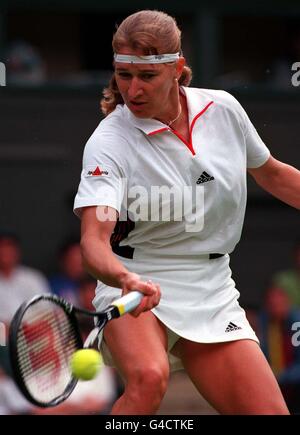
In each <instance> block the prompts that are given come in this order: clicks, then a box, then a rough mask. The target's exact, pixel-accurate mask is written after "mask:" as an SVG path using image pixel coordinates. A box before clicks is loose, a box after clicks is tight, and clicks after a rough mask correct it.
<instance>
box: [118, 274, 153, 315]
mask: <svg viewBox="0 0 300 435" xmlns="http://www.w3.org/2000/svg"><path fill="white" fill-rule="evenodd" d="M121 284H122V296H125V295H126V294H127V293H129V292H131V291H136V290H138V291H139V292H141V293H143V294H144V295H145V296H144V297H143V299H142V301H141V302H140V304H139V305H138V306H137V308H135V309H134V310H133V311H131V312H130V314H131V315H132V316H134V317H138V316H139V315H140V314H141V313H142V312H143V311H149V310H151V309H152V308H154V307H156V305H158V303H159V301H160V297H161V291H160V286H159V284H155V283H154V282H152V281H151V280H148V281H144V280H142V279H141V278H140V276H139V275H137V274H136V273H132V272H128V274H126V275H125V276H124V277H123V278H122V280H121Z"/></svg>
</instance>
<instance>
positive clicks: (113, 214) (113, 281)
mask: <svg viewBox="0 0 300 435" xmlns="http://www.w3.org/2000/svg"><path fill="white" fill-rule="evenodd" d="M104 215H105V216H107V217H108V218H107V220H105V221H104V220H102V219H101V220H100V219H98V217H97V216H104ZM117 219H118V213H117V211H116V210H114V209H113V208H111V207H106V206H101V207H85V208H84V209H83V212H82V218H81V253H82V259H83V264H84V267H85V269H86V270H87V272H89V273H90V274H91V275H92V276H94V277H95V278H96V279H99V280H100V281H102V282H103V283H104V284H106V285H108V286H111V287H118V288H121V289H122V290H123V295H125V294H127V293H128V292H130V291H133V290H139V291H140V292H141V293H144V294H145V297H144V298H143V299H142V302H141V303H140V305H139V306H138V307H137V308H136V309H135V310H134V311H132V313H131V314H132V315H133V316H135V317H137V316H138V315H139V314H140V313H141V312H142V311H147V310H150V309H151V308H153V307H154V306H156V305H157V304H158V303H159V300H160V295H161V292H160V287H159V285H158V284H155V283H153V282H149V281H147V282H145V281H143V280H141V278H140V277H139V276H138V275H137V274H135V273H132V272H129V271H128V270H127V269H126V268H125V267H124V266H123V264H122V263H121V262H120V261H119V260H118V259H117V258H116V256H115V255H114V253H113V251H112V249H111V246H110V237H111V234H112V232H113V230H114V227H115V225H116V222H117Z"/></svg>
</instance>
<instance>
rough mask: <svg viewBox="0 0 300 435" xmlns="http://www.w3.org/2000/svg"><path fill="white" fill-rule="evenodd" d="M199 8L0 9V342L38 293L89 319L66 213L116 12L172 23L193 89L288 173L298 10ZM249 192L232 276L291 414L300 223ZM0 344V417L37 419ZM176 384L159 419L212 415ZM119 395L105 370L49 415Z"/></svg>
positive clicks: (297, 357) (155, 4) (289, 2)
mask: <svg viewBox="0 0 300 435" xmlns="http://www.w3.org/2000/svg"><path fill="white" fill-rule="evenodd" d="M198 3H199V4H198V5H195V3H194V2H193V1H189V0H187V1H185V2H180V1H179V0H178V1H177V0H173V1H172V2H166V1H164V2H163V1H159V0H156V1H151V2H149V1H145V0H139V1H137V0H132V1H131V2H129V3H126V4H125V3H124V2H121V1H120V0H110V2H109V4H107V3H104V2H100V1H98V0H84V1H83V0H77V1H72V2H71V1H69V0H61V1H60V2H53V1H52V2H48V1H47V0H44V1H38V0H28V1H27V2H26V4H25V3H24V2H20V1H17V0H0V62H2V63H3V64H4V65H5V67H6V86H5V87H4V86H0V322H3V323H5V324H6V326H7V328H6V332H8V329H9V322H10V319H11V317H12V315H13V313H14V312H15V311H16V309H17V308H18V306H19V305H20V303H21V302H22V301H23V300H25V299H28V298H29V297H31V296H32V295H34V294H37V293H42V292H53V293H56V294H59V295H61V296H63V297H65V298H66V299H68V300H69V301H71V302H73V303H75V304H76V305H80V306H82V307H85V308H91V303H92V299H93V295H94V289H95V281H94V280H93V279H92V278H91V277H89V276H87V275H86V274H85V272H84V270H83V268H82V263H81V256H80V249H79V233H80V223H79V221H78V219H77V218H76V217H75V216H74V215H73V213H72V204H73V199H74V195H75V192H76V190H77V186H78V183H79V177H80V171H81V158H82V151H83V147H84V145H85V142H86V140H87V139H88V137H89V136H90V135H91V133H92V132H93V130H94V129H95V128H96V126H97V124H98V123H99V121H100V120H101V119H102V115H101V113H100V105H99V102H100V98H101V95H102V89H103V87H104V86H105V85H107V83H108V80H109V78H110V75H111V72H112V51H111V38H112V34H113V32H114V29H115V26H116V25H117V24H118V23H120V22H121V21H122V19H123V18H124V17H125V16H127V15H128V14H130V13H132V12H135V11H137V10H139V9H147V8H148V9H155V8H156V9H161V10H164V11H166V12H167V13H169V14H171V15H173V16H174V17H175V18H176V19H177V21H178V24H179V26H180V28H181V29H182V32H183V53H184V55H185V57H186V59H187V62H188V63H189V65H191V67H192V69H193V73H194V74H193V82H192V86H198V87H209V88H215V89H225V90H227V91H229V92H231V93H232V94H233V95H234V96H235V97H236V98H237V99H238V100H239V101H240V102H241V103H242V105H243V106H244V108H245V109H246V111H247V113H248V114H249V116H250V118H251V120H252V122H253V123H254V125H255V126H256V128H257V130H258V132H259V134H260V136H261V137H262V139H263V140H264V141H265V143H266V144H267V145H268V146H269V148H270V149H271V152H272V154H273V155H274V157H278V158H279V159H280V160H282V161H285V162H286V163H290V164H292V165H294V166H295V167H297V168H300V147H299V140H300V130H299V119H300V86H297V82H295V81H294V82H292V76H293V74H295V71H294V70H293V65H294V64H295V63H297V62H300V4H299V2H297V1H294V0H285V1H283V0H276V1H271V0H269V1H268V0H266V1H265V2H259V1H256V0H253V1H252V2H251V3H250V2H239V1H234V0H229V1H227V2H222V1H221V0H210V1H208V0H202V1H201V2H198ZM0 83H3V81H2V82H1V80H0ZM299 85H300V79H299ZM248 195H249V200H248V207H247V215H246V220H245V227H244V231H243V235H242V239H241V242H240V244H239V246H238V247H237V249H236V251H235V252H234V253H233V254H232V256H231V258H232V260H231V265H232V269H233V277H234V279H235V281H236V283H237V288H238V289H239V291H240V292H241V304H242V306H244V307H245V309H246V312H247V315H248V318H249V320H250V322H251V324H252V325H253V327H254V329H255V330H256V332H257V334H258V336H259V338H260V341H261V346H262V349H263V351H264V353H265V355H266V358H267V359H268V360H269V361H270V364H271V366H272V368H273V370H274V373H275V374H276V376H277V378H278V380H279V382H280V385H281V388H282V390H283V392H284V395H285V397H286V400H287V401H288V404H289V406H290V409H291V410H292V411H293V412H295V413H300V346H299V347H298V346H297V344H298V341H297V330H298V329H299V330H300V327H299V328H298V329H297V322H300V314H299V310H300V230H299V212H297V211H296V210H294V209H292V208H291V207H288V206H286V205H284V204H282V203H280V202H279V201H277V200H275V199H273V198H272V197H270V196H269V195H268V194H267V193H265V192H263V191H261V190H260V189H259V188H258V187H257V186H256V185H255V184H254V183H253V182H252V181H251V180H250V179H249V184H248ZM295 325H296V326H295ZM83 326H85V327H86V328H89V327H90V325H83ZM293 328H294V329H293ZM1 331H2V329H1ZM295 334H296V335H295ZM299 335H300V334H299ZM0 344H1V345H0V414H19V413H26V414H27V413H41V412H46V411H41V410H38V409H36V408H32V407H31V406H30V405H29V404H28V403H27V402H26V401H25V400H24V399H23V398H22V397H21V396H20V394H19V393H18V391H17V390H16V387H15V386H14V384H13V382H12V380H11V378H10V366H9V363H8V358H7V348H6V346H2V344H3V342H2V341H1V339H0ZM299 344H300V336H299ZM174 379H175V380H174V382H177V383H178V384H180V391H181V398H182V397H183V396H184V392H186V396H185V399H184V400H181V401H177V400H176V398H175V397H174V395H173V390H172V383H171V385H170V389H169V391H168V393H167V396H166V400H165V401H164V403H163V406H162V408H161V412H165V413H173V414H174V413H183V412H185V413H187V414H188V413H190V414H192V413H201V412H202V413H206V412H207V413H213V410H211V409H209V407H208V405H206V404H205V403H204V402H199V401H197V400H198V399H195V400H194V397H196V396H195V395H194V390H192V387H191V384H189V383H188V382H187V381H186V379H185V378H184V377H183V375H182V376H181V375H178V374H177V375H175V377H174ZM121 391H122V384H121V381H120V379H119V378H118V376H117V374H116V372H115V371H114V369H109V368H107V369H105V370H104V371H103V372H102V373H101V375H100V376H99V378H97V379H96V380H95V381H91V382H87V383H81V384H80V385H78V388H77V390H76V391H75V392H74V393H73V394H72V396H71V398H70V399H69V400H68V401H67V402H65V404H64V405H62V406H61V408H60V409H58V408H56V409H54V410H51V412H53V413H74V414H77V413H98V414H99V413H107V412H108V410H109V408H110V406H111V403H112V402H113V401H114V400H115V398H116V397H117V395H118V394H120V392H121ZM184 406H185V408H184ZM47 412H50V411H47Z"/></svg>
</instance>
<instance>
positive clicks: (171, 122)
mask: <svg viewBox="0 0 300 435" xmlns="http://www.w3.org/2000/svg"><path fill="white" fill-rule="evenodd" d="M181 111H182V107H181V104H180V106H179V113H178V115H177V116H176V118H174V119H173V121H170V122H168V123H167V126H168V127H170V125H171V124H173V123H174V122H175V121H177V119H178V118H179V116H180V115H181Z"/></svg>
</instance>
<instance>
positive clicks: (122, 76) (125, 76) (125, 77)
mask: <svg viewBox="0 0 300 435" xmlns="http://www.w3.org/2000/svg"><path fill="white" fill-rule="evenodd" d="M117 74H118V76H119V77H121V78H122V79H130V78H131V74H129V73H127V72H117Z"/></svg>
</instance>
